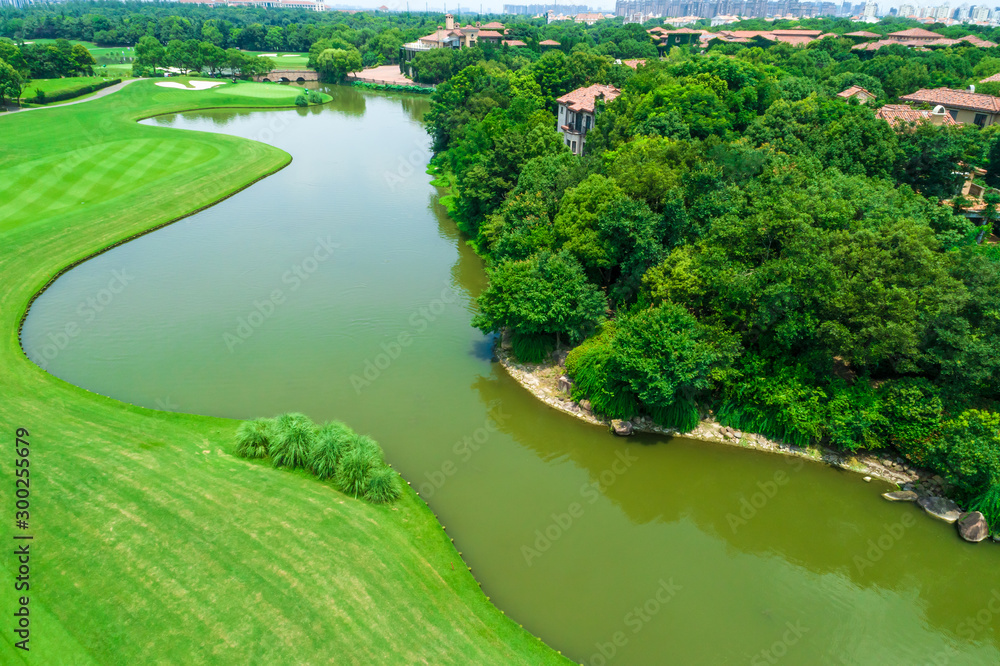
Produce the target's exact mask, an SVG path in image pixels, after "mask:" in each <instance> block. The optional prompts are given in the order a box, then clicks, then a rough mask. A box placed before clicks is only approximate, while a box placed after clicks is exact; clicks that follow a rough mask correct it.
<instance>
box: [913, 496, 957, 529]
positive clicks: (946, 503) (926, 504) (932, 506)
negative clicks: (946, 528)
mask: <svg viewBox="0 0 1000 666" xmlns="http://www.w3.org/2000/svg"><path fill="white" fill-rule="evenodd" d="M917 504H919V505H920V506H921V508H923V510H924V511H926V512H927V513H929V514H930V515H931V516H932V517H934V518H937V519H938V520H943V521H944V522H946V523H954V522H956V521H957V520H958V519H959V518H960V517H961V515H962V510H961V509H960V508H959V507H958V505H957V504H955V503H954V502H952V501H951V500H950V499H948V498H946V497H921V498H920V499H918V500H917Z"/></svg>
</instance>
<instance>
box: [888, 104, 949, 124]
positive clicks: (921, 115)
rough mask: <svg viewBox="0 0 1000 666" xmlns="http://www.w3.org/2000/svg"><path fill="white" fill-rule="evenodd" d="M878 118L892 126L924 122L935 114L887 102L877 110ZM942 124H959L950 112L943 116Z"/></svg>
mask: <svg viewBox="0 0 1000 666" xmlns="http://www.w3.org/2000/svg"><path fill="white" fill-rule="evenodd" d="M875 117H876V118H881V119H882V120H884V121H885V122H887V123H889V124H890V125H892V126H895V125H897V124H899V123H922V122H927V121H929V120H932V119H933V117H934V116H933V114H932V113H931V112H930V111H928V110H926V109H913V108H910V107H908V106H906V105H905V104H886V105H885V106H883V107H882V108H881V109H879V110H878V111H876V112H875ZM941 119H942V124H944V125H957V124H958V123H956V122H955V119H954V118H952V117H951V115H950V114H948V113H945V114H944V116H941Z"/></svg>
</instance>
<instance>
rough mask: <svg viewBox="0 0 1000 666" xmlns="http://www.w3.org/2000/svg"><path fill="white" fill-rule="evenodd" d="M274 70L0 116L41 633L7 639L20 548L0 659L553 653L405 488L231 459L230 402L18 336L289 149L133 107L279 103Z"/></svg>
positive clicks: (12, 362)
mask: <svg viewBox="0 0 1000 666" xmlns="http://www.w3.org/2000/svg"><path fill="white" fill-rule="evenodd" d="M175 80H176V79H175ZM181 80H183V79H181ZM271 88H272V87H270V86H263V87H261V86H256V85H250V84H237V85H235V86H234V85H231V84H230V85H227V86H223V87H222V88H219V89H214V90H206V91H191V90H171V89H167V88H161V87H157V86H155V85H154V82H153V81H142V82H138V83H133V84H131V85H130V86H127V87H125V88H124V89H122V90H121V91H119V92H116V93H114V94H112V95H109V96H107V97H104V98H101V99H96V100H92V101H90V102H87V103H85V104H79V105H75V106H68V107H64V108H58V107H56V108H49V109H45V110H40V111H33V112H25V113H17V114H5V115H3V116H0V187H2V188H3V189H2V191H0V206H2V208H0V247H2V248H3V251H2V252H0V280H2V283H3V289H0V331H2V336H3V337H2V342H0V422H2V423H3V437H4V438H5V441H4V450H5V451H6V454H5V455H3V456H0V478H2V480H3V481H2V483H3V487H4V488H5V490H4V494H3V496H4V497H5V498H6V499H7V500H8V501H5V502H4V503H3V506H4V509H3V511H5V512H6V513H4V515H3V517H2V520H0V525H2V527H0V538H2V539H3V540H4V542H5V543H7V544H8V546H9V545H10V544H12V543H14V542H13V541H12V539H11V537H12V534H11V532H12V529H13V519H14V515H13V500H12V495H11V491H12V489H13V487H14V475H13V461H14V453H13V449H14V436H15V435H14V433H15V429H16V428H19V427H22V428H26V429H27V430H28V431H29V432H30V437H29V441H30V449H31V458H30V461H31V467H30V471H31V481H32V483H31V493H32V495H31V517H30V526H31V529H30V533H31V534H33V535H34V541H33V542H31V543H32V545H31V552H32V559H31V567H32V568H31V574H30V575H31V578H30V585H31V587H30V597H31V601H30V608H31V622H32V624H31V628H32V642H31V644H30V646H31V652H30V653H24V652H21V651H20V650H17V649H15V648H14V647H13V642H14V640H15V637H14V634H13V632H12V631H11V625H12V622H11V621H10V618H11V617H12V613H13V612H14V603H15V594H14V592H13V590H14V587H13V584H14V576H15V575H16V572H15V569H14V558H13V556H12V555H10V554H8V555H7V556H6V557H4V558H2V560H0V562H2V564H0V566H2V569H0V588H2V589H4V590H6V592H5V593H4V594H2V595H0V613H2V614H3V616H4V617H6V618H8V623H7V628H6V629H5V630H4V631H3V632H2V634H0V635H2V639H0V663H3V664H16V663H28V659H27V657H28V655H29V654H30V657H31V659H30V663H32V664H90V663H95V664H146V663H177V664H201V663H212V664H216V663H225V664H230V663H231V664H250V663H254V664H257V663H261V664H263V663H269V664H270V663H273V664H293V663H294V664H299V663H320V662H328V661H336V662H346V663H361V664H378V663H393V664H402V663H434V664H439V663H460V664H490V663H492V664H510V663H531V664H538V663H549V662H558V661H559V660H560V657H559V656H558V655H557V654H555V653H554V652H553V651H551V650H550V649H549V648H547V647H546V646H545V645H544V644H543V643H542V642H541V641H539V640H538V639H537V638H535V637H533V636H531V635H530V634H528V633H527V632H526V631H525V630H523V629H521V628H520V627H519V626H518V625H517V624H516V623H514V622H512V621H511V620H510V619H509V618H507V617H505V616H504V615H503V614H501V612H500V611H498V610H497V609H496V608H495V607H494V606H493V605H492V604H491V603H490V602H489V601H488V600H487V598H486V597H485V596H484V595H483V593H482V591H481V590H480V589H479V587H478V585H477V583H476V581H475V580H474V578H473V577H472V575H471V574H470V573H469V572H468V571H467V569H466V567H465V564H464V563H463V561H462V559H461V558H460V557H459V555H458V553H457V552H456V551H455V549H454V547H453V545H452V544H451V543H450V541H449V539H448V537H447V534H446V532H445V531H444V530H442V528H441V526H440V525H439V524H438V522H437V520H436V519H435V517H434V515H433V514H432V513H431V512H430V510H429V509H428V508H427V506H426V505H425V504H424V503H423V502H422V501H421V500H420V499H419V498H417V497H416V496H415V495H414V493H413V492H412V491H411V490H410V489H409V488H408V487H407V490H406V492H405V493H404V496H403V498H402V499H401V500H400V501H399V502H398V503H397V504H396V505H395V506H393V507H386V506H376V505H372V504H368V503H366V502H364V501H361V500H354V499H351V498H349V497H347V496H345V495H343V494H341V493H339V492H337V491H335V490H333V489H332V487H331V486H330V485H329V484H326V483H323V482H320V481H318V480H316V479H315V478H313V477H310V476H307V475H306V474H304V473H290V472H287V471H280V470H273V469H271V468H270V467H268V466H266V465H265V464H261V463H253V462H248V461H245V460H242V459H239V458H236V457H234V456H233V455H231V440H232V436H233V433H234V431H235V428H236V425H237V423H236V422H234V421H230V420H225V419H217V418H209V417H202V416H193V415H185V414H173V413H166V412H157V411H152V410H147V409H142V408H139V407H134V406H132V405H128V404H124V403H121V402H117V401H115V400H112V399H110V398H105V397H102V396H100V395H96V394H92V393H89V392H87V391H85V390H83V389H80V388H77V387H75V386H72V385H70V384H68V383H66V382H63V381H61V380H59V379H56V378H55V377H53V376H51V375H48V374H47V373H45V372H44V371H42V370H41V369H40V368H38V367H37V366H35V365H34V364H33V363H31V362H30V361H29V360H28V359H27V358H26V357H25V356H24V354H23V353H22V351H21V348H20V345H19V342H18V325H19V323H20V321H21V319H22V317H23V315H24V313H25V312H26V310H27V307H28V305H29V303H30V301H31V299H32V298H33V296H34V295H35V294H37V293H38V291H39V290H40V289H42V288H43V287H44V286H45V285H46V283H48V282H49V281H50V280H51V279H52V278H53V276H55V275H56V274H58V273H59V272H60V271H61V270H63V269H64V268H65V267H67V266H70V265H72V264H74V263H76V262H78V261H81V260H83V259H85V258H87V257H88V256H90V255H92V254H94V253H95V252H97V251H99V250H100V249H102V248H106V247H108V246H111V245H113V244H115V243H118V242H121V241H122V240H124V239H127V238H129V237H131V236H133V235H135V234H139V233H142V232H144V231H147V230H149V229H151V228H153V227H156V226H158V225H161V224H164V223H167V222H169V221H171V220H175V219H177V218H179V217H181V216H184V215H187V214H189V213H192V212H194V211H195V210H197V209H199V208H201V207H203V206H205V205H207V204H209V203H211V202H214V201H217V200H219V199H221V198H223V197H225V196H227V195H230V194H233V193H234V192H236V191H238V190H239V189H241V188H243V187H246V186H248V185H250V184H251V183H252V182H254V181H255V180H256V179H258V178H260V177H262V176H264V175H266V174H269V173H271V172H273V171H275V170H277V169H280V168H281V167H283V166H284V165H286V164H287V163H288V162H289V160H290V157H289V156H288V155H287V154H285V153H284V152H282V151H280V150H278V149H276V148H273V147H271V146H267V145H265V144H261V143H255V142H250V141H247V140H244V139H240V138H236V137H229V136H224V135H212V134H203V133H197V132H190V131H184V130H177V129H171V128H163V127H155V126H143V125H139V124H137V123H136V121H137V120H139V119H141V118H144V117H148V116H151V115H155V114H159V113H170V112H177V111H181V110H185V109H195V108H201V107H219V106H243V107H247V106H257V107H263V106H276V105H280V104H283V103H287V98H282V97H273V96H271V93H270V89H271ZM274 88H279V87H278V86H274ZM265 90H267V91H268V92H267V93H266V94H261V95H257V96H255V95H251V94H247V93H248V92H249V91H259V92H260V93H264V91H265ZM206 288H210V285H206ZM8 550H10V551H11V552H12V551H13V547H9V548H8Z"/></svg>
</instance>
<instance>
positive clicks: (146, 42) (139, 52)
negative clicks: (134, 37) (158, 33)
mask: <svg viewBox="0 0 1000 666" xmlns="http://www.w3.org/2000/svg"><path fill="white" fill-rule="evenodd" d="M166 55H167V53H166V50H165V49H164V48H163V45H162V44H160V42H159V41H158V40H157V39H156V37H150V36H149V35H146V36H144V37H142V38H141V39H140V40H139V41H138V42H137V43H136V45H135V64H136V65H139V66H140V67H150V68H152V70H153V73H154V74H155V73H156V68H157V67H159V66H161V65H163V61H164V59H165V58H166Z"/></svg>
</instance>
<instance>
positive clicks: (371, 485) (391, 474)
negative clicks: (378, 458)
mask: <svg viewBox="0 0 1000 666" xmlns="http://www.w3.org/2000/svg"><path fill="white" fill-rule="evenodd" d="M401 492H402V491H401V486H400V484H399V475H398V474H396V472H395V470H393V469H392V468H391V467H389V466H388V465H382V466H381V467H379V468H378V469H376V470H374V471H373V472H372V473H371V476H370V477H369V478H368V487H367V488H366V489H365V499H366V500H368V501H369V502H374V503H375V504H388V503H390V502H395V501H396V500H397V499H399V495H400V493H401Z"/></svg>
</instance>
